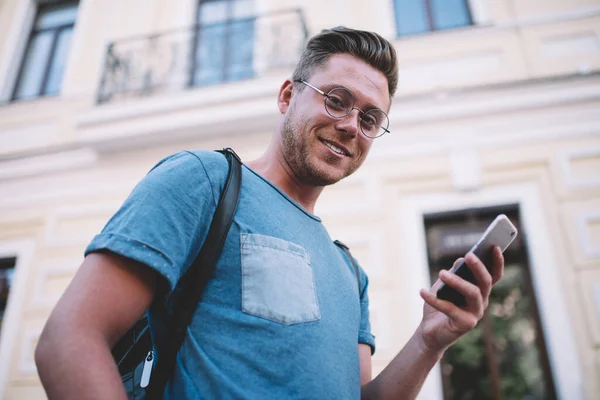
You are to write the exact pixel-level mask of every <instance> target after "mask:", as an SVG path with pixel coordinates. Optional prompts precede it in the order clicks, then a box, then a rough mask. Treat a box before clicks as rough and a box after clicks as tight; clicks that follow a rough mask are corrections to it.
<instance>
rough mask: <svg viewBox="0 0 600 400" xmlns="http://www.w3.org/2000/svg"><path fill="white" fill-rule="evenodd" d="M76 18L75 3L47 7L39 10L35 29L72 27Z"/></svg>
mask: <svg viewBox="0 0 600 400" xmlns="http://www.w3.org/2000/svg"><path fill="white" fill-rule="evenodd" d="M76 18H77V3H66V4H65V3H63V4H53V5H47V6H44V7H43V8H41V9H40V13H39V15H38V17H37V19H36V22H35V29H37V30H40V29H47V28H56V27H58V26H64V25H72V24H74V23H75V19H76Z"/></svg>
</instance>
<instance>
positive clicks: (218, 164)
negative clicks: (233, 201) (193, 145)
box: [149, 150, 228, 181]
mask: <svg viewBox="0 0 600 400" xmlns="http://www.w3.org/2000/svg"><path fill="white" fill-rule="evenodd" d="M199 169H200V170H204V171H205V172H206V174H207V175H208V177H209V179H210V180H213V179H215V180H217V181H218V180H220V179H219V178H221V177H222V176H226V175H227V170H228V164H227V159H226V158H225V157H224V156H223V155H222V154H221V153H218V152H216V151H212V150H181V151H179V152H177V153H174V154H171V155H169V156H167V157H165V158H163V159H162V160H160V161H159V162H158V163H157V164H156V165H154V167H152V169H151V170H150V172H149V175H152V174H166V175H177V176H182V177H183V176H188V177H189V174H196V173H197V172H198V170H199Z"/></svg>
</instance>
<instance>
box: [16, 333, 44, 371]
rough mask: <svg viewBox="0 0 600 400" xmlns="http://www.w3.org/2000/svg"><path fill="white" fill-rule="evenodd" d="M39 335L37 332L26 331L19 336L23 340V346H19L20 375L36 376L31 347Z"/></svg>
mask: <svg viewBox="0 0 600 400" xmlns="http://www.w3.org/2000/svg"><path fill="white" fill-rule="evenodd" d="M40 335H41V332H40V331H38V330H33V329H27V330H25V332H24V333H22V334H21V337H22V338H23V344H22V346H21V352H20V353H19V368H18V370H19V373H20V374H22V375H34V374H36V375H37V368H36V366H35V357H34V352H35V351H34V348H33V346H32V344H33V342H35V341H36V340H37V339H38V338H39V337H40Z"/></svg>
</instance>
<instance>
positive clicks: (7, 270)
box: [0, 257, 17, 331]
mask: <svg viewBox="0 0 600 400" xmlns="http://www.w3.org/2000/svg"><path fill="white" fill-rule="evenodd" d="M16 261H17V259H16V258H15V257H11V258H2V259H0V331H1V330H2V321H3V320H4V311H6V302H7V301H8V294H9V293H10V288H11V287H12V282H13V275H14V272H15V264H16Z"/></svg>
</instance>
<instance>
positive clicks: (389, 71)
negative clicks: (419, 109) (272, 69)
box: [292, 26, 398, 99]
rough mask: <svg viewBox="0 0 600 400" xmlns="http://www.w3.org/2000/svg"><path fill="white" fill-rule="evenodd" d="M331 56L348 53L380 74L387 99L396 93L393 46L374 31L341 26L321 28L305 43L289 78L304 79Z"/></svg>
mask: <svg viewBox="0 0 600 400" xmlns="http://www.w3.org/2000/svg"><path fill="white" fill-rule="evenodd" d="M334 54H350V55H352V56H354V57H356V58H358V59H360V60H363V61H364V62H366V63H367V64H369V65H370V66H372V67H373V68H375V69H377V70H379V71H381V73H383V75H385V77H386V78H387V82H388V91H389V93H390V99H391V98H392V97H393V96H394V93H396V88H397V87H398V62H397V59H396V50H395V49H394V46H393V45H392V44H391V43H390V42H389V41H387V40H386V39H384V38H383V37H381V36H380V35H378V34H377V33H375V32H367V31H359V30H356V29H350V28H346V27H344V26H338V27H335V28H332V29H324V30H322V31H321V33H319V34H318V35H315V36H313V37H312V38H311V39H310V40H309V41H308V43H307V45H306V49H305V50H304V52H303V53H302V56H301V57H300V61H299V62H298V65H297V66H296V69H295V70H294V75H293V77H292V79H294V81H296V80H308V79H309V78H310V76H311V75H312V73H313V72H314V70H315V69H317V68H320V67H322V66H323V65H325V63H326V62H327V60H329V57H330V56H332V55H334Z"/></svg>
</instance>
